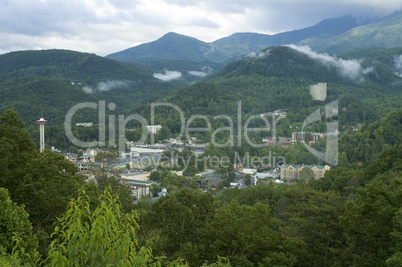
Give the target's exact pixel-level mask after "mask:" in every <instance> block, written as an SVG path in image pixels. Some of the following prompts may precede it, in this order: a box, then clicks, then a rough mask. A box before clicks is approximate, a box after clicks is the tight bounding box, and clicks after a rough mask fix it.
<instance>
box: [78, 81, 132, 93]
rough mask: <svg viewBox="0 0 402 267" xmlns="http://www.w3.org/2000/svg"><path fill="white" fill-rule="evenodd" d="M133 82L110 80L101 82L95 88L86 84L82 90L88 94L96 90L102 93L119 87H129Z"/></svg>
mask: <svg viewBox="0 0 402 267" xmlns="http://www.w3.org/2000/svg"><path fill="white" fill-rule="evenodd" d="M131 83H132V82H131V81H118V80H108V81H105V82H99V83H98V85H97V86H96V87H95V88H92V87H90V86H84V87H83V88H82V90H83V91H84V92H85V93H87V94H93V93H95V92H98V93H101V92H105V91H110V90H113V89H116V88H119V87H129V86H130V84H131Z"/></svg>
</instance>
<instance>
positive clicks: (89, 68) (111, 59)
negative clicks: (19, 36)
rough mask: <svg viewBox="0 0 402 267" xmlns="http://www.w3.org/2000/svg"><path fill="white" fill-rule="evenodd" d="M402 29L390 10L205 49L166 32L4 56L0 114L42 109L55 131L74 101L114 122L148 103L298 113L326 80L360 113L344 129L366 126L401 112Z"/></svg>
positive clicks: (28, 114)
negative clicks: (102, 49)
mask: <svg viewBox="0 0 402 267" xmlns="http://www.w3.org/2000/svg"><path fill="white" fill-rule="evenodd" d="M401 25H402V12H397V13H394V14H391V15H389V16H387V17H384V18H380V19H376V20H357V19H355V18H352V17H349V16H346V17H341V18H337V19H328V20H324V21H322V22H321V23H318V24H317V25H315V26H312V27H309V28H306V29H301V30H297V31H292V32H285V33H280V34H276V35H264V34H257V33H236V34H233V35H231V36H229V37H226V38H222V39H219V40H217V41H215V42H212V43H205V42H202V41H200V40H197V39H195V38H192V37H188V36H184V35H180V34H176V33H168V34H166V35H164V36H163V37H161V38H160V39H158V40H156V41H154V42H151V43H147V44H142V45H139V46H136V47H133V48H129V49H127V50H125V51H122V52H117V53H114V54H111V55H109V56H107V57H100V56H97V55H94V54H88V53H80V52H76V51H68V50H55V49H53V50H41V51H17V52H11V53H7V54H3V55H0V66H1V68H0V96H1V101H0V112H3V111H4V110H5V109H8V108H12V107H14V108H15V109H17V111H18V112H19V113H20V114H21V116H22V117H23V119H24V121H25V122H27V124H34V122H35V120H36V119H38V116H39V114H40V109H41V108H42V110H43V113H44V114H48V115H47V117H48V118H49V119H50V121H52V123H54V124H61V123H63V121H64V117H65V114H66V113H67V111H68V110H69V109H70V108H71V107H72V106H73V105H74V103H79V102H85V101H87V102H88V101H89V102H97V101H100V100H105V101H107V102H108V103H115V104H116V110H115V113H116V114H125V113H130V114H132V112H135V113H140V114H143V115H144V114H145V113H146V110H148V111H149V107H147V105H149V104H150V103H152V102H153V101H165V102H166V101H168V102H171V103H174V104H176V105H178V106H179V107H180V108H183V110H184V111H185V112H188V113H191V114H194V112H197V113H200V114H209V115H216V114H233V112H234V113H236V105H237V101H238V100H242V101H243V107H244V112H247V113H252V114H255V113H259V112H265V111H269V110H274V109H279V108H288V107H289V106H290V110H292V107H294V109H295V110H296V109H300V108H301V107H303V106H306V107H308V108H304V109H303V110H304V111H303V112H304V113H306V112H308V111H310V110H311V109H312V108H315V107H318V106H319V105H320V104H321V103H319V102H316V101H313V100H312V99H311V96H310V95H309V93H308V88H309V86H310V85H311V84H314V83H319V82H326V83H328V99H336V98H339V99H341V100H342V101H343V102H342V105H343V107H344V108H346V109H348V110H357V111H358V112H357V113H356V114H360V115H358V116H357V117H355V118H353V119H351V123H355V122H365V121H373V120H374V119H375V118H378V115H379V114H380V113H382V112H383V111H388V110H390V109H393V108H395V107H398V106H400V104H398V103H400V102H399V101H400V100H401V90H400V88H401V79H402V78H401V76H402V56H401V54H402V48H401V45H400V44H401V43H402V36H401V35H400V32H401V30H400V29H401ZM370 36H371V37H372V38H370ZM379 36H382V38H379ZM371 39H372V40H371ZM345 40H348V42H346V41H345ZM359 40H360V41H359ZM364 40H366V41H364ZM381 40H382V42H381ZM370 41H372V42H370ZM361 42H363V43H361ZM289 43H295V44H296V45H287V44H289ZM301 44H302V45H307V44H308V45H309V47H310V48H309V47H307V46H301ZM372 46H375V47H372ZM314 47H315V48H314ZM330 51H336V53H332V55H331V53H330ZM324 52H325V53H324ZM122 61H123V62H122ZM198 81H199V82H198ZM296 96H297V97H296ZM353 103H354V104H353ZM349 105H352V106H350V107H349ZM353 105H354V106H353ZM370 114H371V115H370ZM144 116H145V115H144ZM345 116H346V115H345ZM75 119H76V121H82V120H84V117H76V118H75ZM92 119H93V120H96V119H97V117H96V114H91V117H90V120H92Z"/></svg>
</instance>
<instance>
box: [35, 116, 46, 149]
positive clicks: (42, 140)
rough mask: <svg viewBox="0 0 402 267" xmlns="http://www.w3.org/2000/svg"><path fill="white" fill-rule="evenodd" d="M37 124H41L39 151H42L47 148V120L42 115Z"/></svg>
mask: <svg viewBox="0 0 402 267" xmlns="http://www.w3.org/2000/svg"><path fill="white" fill-rule="evenodd" d="M36 124H39V130H40V139H39V152H40V153H42V152H43V150H45V124H47V120H45V119H44V118H43V116H41V118H40V119H39V120H37V121H36Z"/></svg>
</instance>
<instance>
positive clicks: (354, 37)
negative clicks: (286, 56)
mask: <svg viewBox="0 0 402 267" xmlns="http://www.w3.org/2000/svg"><path fill="white" fill-rule="evenodd" d="M401 32H402V11H399V12H395V13H393V14H391V15H388V16H386V17H384V18H382V19H380V20H379V21H377V22H373V23H370V24H367V25H362V26H359V27H355V28H353V29H350V30H349V31H347V32H345V33H342V34H340V35H337V36H333V37H323V36H318V37H312V38H309V39H306V40H303V41H301V42H300V43H299V44H301V45H309V46H310V47H311V48H313V49H314V50H316V51H321V52H323V51H325V52H330V53H334V54H335V53H342V52H346V51H348V50H350V49H353V48H370V47H383V48H392V47H400V46H401V43H402V36H401V34H400V33H401Z"/></svg>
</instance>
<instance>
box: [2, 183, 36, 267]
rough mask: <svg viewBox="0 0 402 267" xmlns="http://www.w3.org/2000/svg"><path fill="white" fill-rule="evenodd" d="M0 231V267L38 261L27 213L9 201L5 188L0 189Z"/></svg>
mask: <svg viewBox="0 0 402 267" xmlns="http://www.w3.org/2000/svg"><path fill="white" fill-rule="evenodd" d="M0 229H1V231H0V266H7V265H11V263H15V266H21V265H25V264H28V263H33V262H36V261H37V260H38V253H37V251H36V248H37V246H38V243H37V241H36V237H35V236H33V235H32V225H31V223H30V222H29V220H28V213H27V212H26V211H25V210H24V207H23V206H18V205H17V204H16V203H14V202H12V201H11V199H10V197H9V195H8V192H7V190H6V189H5V188H0ZM10 254H12V255H10Z"/></svg>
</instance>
